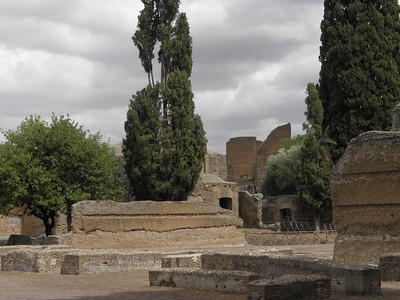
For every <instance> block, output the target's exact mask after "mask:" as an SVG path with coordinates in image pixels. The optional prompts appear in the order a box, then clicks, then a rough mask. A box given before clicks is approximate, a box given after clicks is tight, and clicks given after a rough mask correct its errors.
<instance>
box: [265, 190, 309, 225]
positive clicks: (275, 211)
mask: <svg viewBox="0 0 400 300" xmlns="http://www.w3.org/2000/svg"><path fill="white" fill-rule="evenodd" d="M283 210H284V211H285V212H286V214H287V212H288V211H290V217H289V216H288V215H284V214H283V212H282V211H283ZM313 218H314V215H313V212H312V209H310V207H308V206H307V205H306V204H305V203H304V201H301V200H300V198H299V196H297V195H280V196H268V197H267V198H266V199H264V200H263V214H262V220H263V222H264V223H265V224H270V223H277V222H282V221H296V222H313V221H314V220H313Z"/></svg>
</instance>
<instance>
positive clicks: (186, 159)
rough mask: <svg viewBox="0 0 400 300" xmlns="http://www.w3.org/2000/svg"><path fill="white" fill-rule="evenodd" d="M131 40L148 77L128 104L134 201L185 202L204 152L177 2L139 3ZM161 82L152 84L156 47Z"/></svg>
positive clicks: (188, 42)
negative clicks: (141, 88)
mask: <svg viewBox="0 0 400 300" xmlns="http://www.w3.org/2000/svg"><path fill="white" fill-rule="evenodd" d="M142 2H143V4H144V9H143V10H142V11H141V12H140V14H139V17H138V26H137V30H136V32H135V33H134V35H133V37H132V40H133V42H134V44H135V45H136V46H137V48H138V50H139V58H140V60H141V62H142V66H143V68H144V70H145V72H146V73H147V77H148V82H149V84H148V86H147V88H145V89H143V90H141V91H138V92H137V93H136V95H134V96H133V99H132V100H131V102H130V105H129V109H128V113H127V121H126V122H125V131H126V138H125V139H124V141H123V143H124V157H125V159H126V170H127V175H128V178H129V180H130V182H131V186H132V189H133V194H134V195H135V196H136V199H138V200H144V199H148V200H157V201H162V200H171V201H181V200H186V198H187V195H188V193H190V192H191V191H192V190H193V188H194V186H195V184H196V182H197V179H198V177H199V173H200V171H201V168H202V162H203V158H204V155H205V153H206V138H205V132H204V129H203V123H202V121H201V118H200V117H199V116H198V115H196V114H195V113H194V109H195V107H194V102H193V93H192V88H191V82H190V80H189V77H190V75H191V72H192V38H191V37H190V29H189V24H188V21H187V17H186V15H185V14H184V13H179V4H180V1H179V0H142ZM157 45H159V51H158V53H157V58H158V62H159V63H160V70H161V74H160V81H157V82H155V80H154V73H153V59H154V57H155V56H156V55H155V54H154V51H155V47H156V46H157Z"/></svg>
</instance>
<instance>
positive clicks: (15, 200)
mask: <svg viewBox="0 0 400 300" xmlns="http://www.w3.org/2000/svg"><path fill="white" fill-rule="evenodd" d="M3 134H4V135H5V137H6V141H5V142H4V143H1V144H0V209H1V212H2V213H7V212H8V211H9V210H10V209H11V208H13V207H21V208H24V209H26V211H27V212H28V213H30V214H32V215H34V216H36V217H38V218H40V219H41V220H42V221H43V224H44V226H45V229H46V234H47V235H49V234H51V232H52V229H53V226H54V221H55V217H56V214H57V212H58V211H60V209H62V208H64V207H67V208H70V206H71V205H72V204H73V203H75V202H78V201H81V200H121V199H123V197H124V187H123V185H122V180H121V178H120V176H119V167H118V163H117V160H116V157H115V153H114V152H113V151H112V150H111V149H110V148H109V147H108V145H107V144H105V143H102V142H101V136H100V135H99V134H90V132H89V131H85V130H84V129H83V127H82V126H79V125H78V124H77V123H75V122H74V121H72V120H71V119H70V118H69V117H68V116H67V117H65V116H59V117H57V116H55V115H53V116H52V118H51V122H50V123H48V122H45V121H43V120H41V118H40V117H38V116H31V117H29V118H26V119H25V120H24V121H23V122H22V123H21V124H20V125H19V127H18V128H17V129H16V130H15V131H12V130H9V131H6V132H3Z"/></svg>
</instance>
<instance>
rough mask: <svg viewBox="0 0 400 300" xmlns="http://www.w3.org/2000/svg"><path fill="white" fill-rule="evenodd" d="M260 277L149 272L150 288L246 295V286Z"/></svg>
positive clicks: (190, 271) (240, 273) (199, 271)
mask: <svg viewBox="0 0 400 300" xmlns="http://www.w3.org/2000/svg"><path fill="white" fill-rule="evenodd" d="M259 278H260V277H259V276H258V275H256V274H254V273H251V272H243V271H219V270H202V269H162V270H157V271H149V280H150V286H167V287H179V288H193V289H200V290H209V291H223V292H236V293H246V286H247V284H249V283H250V282H252V281H254V280H257V279H259Z"/></svg>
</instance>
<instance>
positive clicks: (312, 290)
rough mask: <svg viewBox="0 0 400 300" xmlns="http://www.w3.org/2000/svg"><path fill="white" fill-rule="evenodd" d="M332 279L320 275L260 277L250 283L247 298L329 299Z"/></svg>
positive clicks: (254, 299)
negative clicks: (266, 278)
mask: <svg viewBox="0 0 400 300" xmlns="http://www.w3.org/2000/svg"><path fill="white" fill-rule="evenodd" d="M330 281H331V280H330V279H329V278H327V277H324V276H318V275H284V276H282V277H280V278H278V279H271V280H263V279H260V280H256V281H253V282H250V283H249V284H248V286H247V296H248V298H247V299H249V300H276V299H279V300H295V299H310V298H317V299H328V298H330V296H331V287H330Z"/></svg>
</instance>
